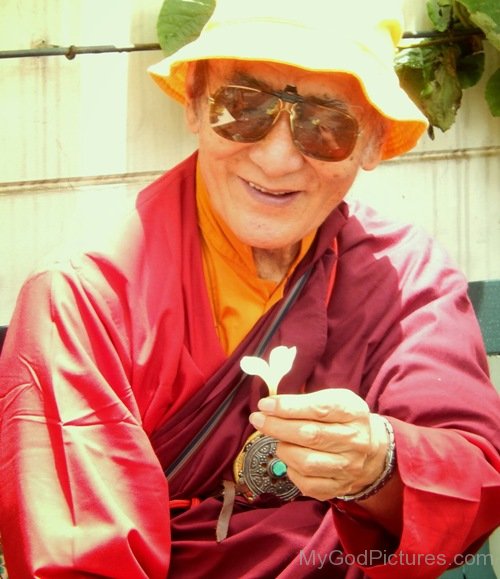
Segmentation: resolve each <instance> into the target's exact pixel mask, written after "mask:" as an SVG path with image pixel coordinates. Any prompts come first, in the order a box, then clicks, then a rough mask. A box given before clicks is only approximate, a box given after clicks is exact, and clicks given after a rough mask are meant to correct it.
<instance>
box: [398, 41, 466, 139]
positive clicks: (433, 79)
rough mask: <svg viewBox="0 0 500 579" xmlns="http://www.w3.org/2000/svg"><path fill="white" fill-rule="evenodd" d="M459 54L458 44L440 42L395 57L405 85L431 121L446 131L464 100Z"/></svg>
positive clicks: (412, 49)
mask: <svg viewBox="0 0 500 579" xmlns="http://www.w3.org/2000/svg"><path fill="white" fill-rule="evenodd" d="M405 53H406V54H405ZM459 55H460V49H459V48H458V47H457V45H442V44H440V45H427V46H421V47H416V48H415V47H414V48H411V49H407V50H403V51H401V52H400V53H399V55H398V57H397V59H396V72H397V74H398V76H399V79H400V82H401V85H402V87H403V88H404V89H405V90H406V92H407V93H408V95H409V96H410V98H411V99H412V100H413V101H414V102H415V103H416V104H417V106H418V107H419V108H420V109H421V110H422V112H423V113H424V114H425V115H426V117H427V118H428V119H429V122H430V123H431V125H433V126H435V127H439V128H440V129H441V130H442V131H447V130H448V129H449V128H450V127H451V126H452V125H453V123H454V122H455V118H456V113H457V111H458V109H459V107H460V103H461V100H462V88H461V86H460V82H459V79H458V76H457V73H456V63H457V58H458V57H459Z"/></svg>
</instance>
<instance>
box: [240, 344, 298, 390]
mask: <svg viewBox="0 0 500 579" xmlns="http://www.w3.org/2000/svg"><path fill="white" fill-rule="evenodd" d="M296 355H297V348H296V347H295V346H293V347H291V348H288V347H287V346H277V347H276V348H273V349H272V350H271V353H270V354H269V363H267V362H266V361H265V360H263V359H262V358H259V357H258V356H243V358H242V359H241V361H240V366H241V369H242V370H243V372H246V373H247V374H250V375H251V376H260V377H261V378H262V380H264V382H265V383H266V384H267V388H268V390H269V396H274V395H275V394H277V392H278V385H279V383H280V381H281V379H282V378H283V376H284V375H285V374H288V372H290V370H291V369H292V365H293V361H294V360H295V356H296Z"/></svg>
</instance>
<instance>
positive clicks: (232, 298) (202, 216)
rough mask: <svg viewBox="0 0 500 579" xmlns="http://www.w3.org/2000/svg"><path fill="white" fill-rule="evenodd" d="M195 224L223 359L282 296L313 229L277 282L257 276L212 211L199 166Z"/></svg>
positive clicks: (245, 249) (245, 250)
mask: <svg viewBox="0 0 500 579" xmlns="http://www.w3.org/2000/svg"><path fill="white" fill-rule="evenodd" d="M196 199H197V208H198V222H199V225H200V229H201V236H202V255H203V268H204V274H205V280H206V283H207V287H208V293H209V297H210V303H211V306H212V313H213V316H214V320H215V328H216V331H217V334H218V336H219V339H220V342H221V344H222V347H223V349H224V351H225V352H226V354H227V355H229V354H231V352H233V351H234V349H235V348H236V346H237V345H238V344H239V343H240V342H241V340H242V339H243V338H244V337H245V336H246V334H247V333H248V332H249V331H250V330H251V329H252V327H253V325H254V324H255V322H256V321H257V320H258V319H259V318H260V317H261V316H262V314H264V313H265V312H266V311H267V310H269V308H271V307H272V306H273V305H274V304H275V303H276V302H277V301H278V300H279V299H280V298H281V297H282V296H283V289H284V287H285V283H286V281H287V279H288V278H289V277H290V275H291V274H292V272H293V270H294V268H295V267H296V265H297V264H298V263H299V261H300V260H301V259H302V258H303V257H304V255H305V254H306V253H307V251H308V249H309V247H310V246H311V244H312V242H313V240H314V236H315V235H316V231H313V232H312V233H310V234H309V235H307V236H306V237H305V238H304V239H303V240H302V243H301V248H300V251H299V254H298V255H297V257H296V259H295V260H294V262H293V263H292V264H291V266H290V268H289V270H288V273H287V275H286V276H285V278H283V279H282V280H281V281H280V282H274V281H269V280H264V279H261V278H259V276H258V275H257V270H256V267H255V262H254V258H253V254H252V248H251V247H250V246H248V245H245V244H244V243H242V242H241V241H240V240H239V239H238V238H237V237H236V236H235V235H234V233H233V232H232V231H231V230H230V229H229V227H228V226H227V225H226V224H225V223H224V221H223V220H222V219H221V218H220V217H219V216H218V215H217V214H216V213H215V212H214V211H213V210H212V205H211V203H210V200H209V195H208V191H207V189H206V187H205V184H204V181H203V179H202V177H201V174H200V171H199V168H198V169H197V174H196Z"/></svg>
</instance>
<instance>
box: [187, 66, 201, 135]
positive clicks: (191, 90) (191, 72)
mask: <svg viewBox="0 0 500 579" xmlns="http://www.w3.org/2000/svg"><path fill="white" fill-rule="evenodd" d="M195 74H196V65H195V64H194V63H193V62H190V63H189V64H188V69H187V73H186V84H185V93H186V104H185V106H184V114H185V118H186V124H187V127H188V129H189V130H190V131H191V132H192V133H193V134H197V133H198V131H199V130H200V97H199V95H197V94H196V89H195V86H196V78H195Z"/></svg>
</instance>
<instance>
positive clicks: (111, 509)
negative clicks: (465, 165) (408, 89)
mask: <svg viewBox="0 0 500 579" xmlns="http://www.w3.org/2000/svg"><path fill="white" fill-rule="evenodd" d="M393 4H394V3H393V2H388V1H387V2H376V3H375V2H366V0H363V1H361V0H351V1H350V2H347V3H345V2H337V1H336V0H328V1H326V0H309V1H308V2H298V1H296V2H290V1H289V0H287V1H285V0H272V1H270V0H266V1H262V0H251V1H248V0H245V1H239V0H219V1H218V2H217V5H216V8H215V11H214V13H213V15H212V17H211V19H210V20H209V22H208V23H207V25H206V26H205V28H204V29H203V31H202V33H201V35H200V36H199V38H197V39H196V40H194V41H193V42H191V43H190V44H187V45H186V46H184V47H183V48H181V49H179V50H178V51H177V52H176V53H174V54H173V55H171V56H169V57H168V58H167V59H166V60H164V61H162V62H161V63H159V64H158V65H156V66H154V67H153V68H152V69H151V74H152V75H153V77H154V78H155V80H156V81H157V82H158V83H159V84H160V86H161V87H162V88H163V89H164V90H165V91H166V92H167V93H168V94H169V95H171V96H173V97H174V98H176V99H177V100H179V101H180V102H182V103H184V104H185V111H186V118H187V124H188V127H189V129H190V130H191V131H193V132H194V133H195V134H196V135H197V137H198V143H199V147H198V151H197V152H196V153H195V154H193V155H192V156H191V157H190V158H188V159H187V160H186V161H184V162H183V163H181V164H180V165H179V166H177V167H175V168H174V169H172V170H171V171H169V172H168V173H166V174H165V175H164V176H163V177H162V178H160V179H159V180H158V181H157V182H155V183H153V184H152V185H151V186H150V187H149V188H147V189H146V190H144V191H143V192H141V193H140V195H139V197H138V200H137V204H136V208H135V210H134V212H133V213H132V214H131V215H130V218H129V219H128V220H127V222H126V223H125V224H124V225H123V228H121V229H120V231H118V232H117V234H116V235H114V236H112V240H110V242H109V244H108V245H107V246H105V247H99V248H92V249H89V251H88V252H87V253H85V254H83V255H80V256H75V257H73V258H72V259H70V260H69V261H61V262H58V263H57V264H54V265H52V266H51V267H49V268H46V269H44V270H40V271H37V272H35V273H34V274H33V275H32V276H31V277H30V279H29V280H28V281H27V282H26V284H25V285H24V287H23V289H22V291H21V294H20V296H19V301H18V305H17V308H16V311H15V314H14V317H13V320H12V324H11V326H10V329H9V335H8V337H7V342H6V345H5V350H4V354H3V357H2V360H1V366H0V375H1V398H0V400H1V412H2V418H1V431H0V437H1V438H0V440H1V450H0V453H1V454H0V457H1V460H0V474H1V480H2V485H1V487H0V507H1V511H0V521H1V532H2V536H3V540H4V546H5V554H6V559H7V566H8V568H9V569H10V571H11V574H12V576H13V577H15V578H24V577H117V578H127V579H135V578H139V577H149V578H154V579H156V578H158V579H159V578H164V577H166V576H167V574H168V575H169V576H171V577H190V578H191V577H203V578H206V577H210V578H215V577H217V578H222V577H227V578H241V577H248V578H250V577H252V578H254V577H259V578H270V579H272V578H276V577H282V578H286V577H293V578H294V579H295V578H299V577H320V576H325V577H339V578H340V577H348V578H350V579H353V578H357V577H362V576H364V575H367V576H370V577H378V578H391V577H406V578H411V577H437V576H439V575H440V574H441V573H442V572H443V571H444V570H445V569H446V567H447V566H448V565H451V564H453V563H456V562H457V561H458V559H457V555H459V554H461V553H468V552H471V551H472V550H474V549H475V548H477V546H478V545H479V544H480V543H481V541H483V540H484V538H485V537H486V536H487V535H488V533H489V532H491V530H492V529H494V528H495V526H496V525H497V524H498V522H499V520H498V509H497V505H498V499H499V492H498V491H499V474H498V465H499V461H498V446H499V444H498V443H499V440H498V422H497V421H498V409H499V403H498V397H497V394H496V393H495V392H494V390H493V388H492V386H491V384H490V383H489V380H488V376H487V366H486V360H485V355H484V351H483V348H482V342H481V336H480V332H479V329H478V325H477V322H476V320H475V317H474V314H473V311H472V308H471V305H470V302H469V301H468V298H467V293H466V289H467V283H466V280H465V279H464V277H463V275H462V274H461V273H459V272H457V271H456V269H455V268H454V267H453V266H452V265H451V264H450V262H449V260H448V258H447V256H446V255H445V254H444V253H443V251H442V250H441V249H440V248H439V247H438V246H437V245H436V244H435V243H433V242H432V240H430V239H428V238H427V237H426V236H425V234H423V233H422V232H420V231H417V230H415V229H414V228H412V227H410V226H400V225H397V224H394V223H391V222H389V221H387V220H384V219H383V218H381V217H380V216H378V215H377V214H376V213H375V212H374V211H372V210H370V209H368V208H365V207H362V206H360V205H358V204H347V203H345V202H344V201H343V200H344V197H345V196H346V194H347V192H348V191H349V189H350V187H351V185H352V183H353V181H354V179H355V178H356V174H357V172H358V170H359V169H365V170H370V169H373V168H375V167H376V166H377V164H378V163H379V162H380V161H383V160H385V159H388V158H391V157H394V156H396V155H399V154H402V153H404V152H406V151H408V150H409V149H411V148H412V147H413V146H414V145H415V143H416V142H417V140H418V138H419V136H420V135H421V134H422V133H423V132H424V131H425V128H426V123H425V121H424V119H423V118H422V116H421V114H420V113H419V112H418V110H417V109H415V107H414V106H413V104H412V103H411V102H410V101H409V99H408V98H407V96H406V95H405V93H404V92H403V91H402V90H401V89H400V88H399V85H398V82H397V78H396V76H395V74H394V71H393V68H392V58H393V54H394V46H395V44H396V43H397V42H398V40H399V38H400V34H401V25H400V21H399V18H398V12H397V10H394V7H393ZM457 337H459V338H460V339H457ZM252 356H260V357H262V358H264V360H265V361H266V363H269V364H271V365H272V366H273V369H272V370H273V372H275V371H276V367H275V366H276V364H278V365H279V364H280V360H281V363H283V364H285V365H286V367H285V368H282V369H280V368H278V374H284V375H283V377H282V378H281V381H280V383H279V391H278V394H272V395H269V393H268V391H267V390H266V385H265V383H264V382H263V380H262V379H261V378H260V377H259V376H258V375H257V374H259V372H258V371H255V372H254V371H253V370H252V368H253V366H252V364H253V363H254V364H255V365H256V367H257V368H258V367H259V364H260V367H264V368H265V363H264V362H262V361H260V362H259V361H257V362H256V361H255V360H254V359H253V358H252ZM293 358H294V359H293ZM249 360H250V362H249ZM252 360H253V361H252ZM242 367H243V368H244V369H246V372H243V371H242V369H241V368H242ZM260 373H262V372H260ZM274 386H276V384H275V385H274Z"/></svg>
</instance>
